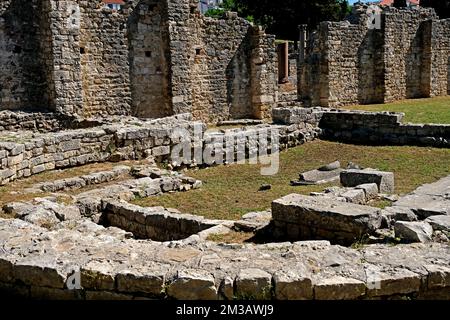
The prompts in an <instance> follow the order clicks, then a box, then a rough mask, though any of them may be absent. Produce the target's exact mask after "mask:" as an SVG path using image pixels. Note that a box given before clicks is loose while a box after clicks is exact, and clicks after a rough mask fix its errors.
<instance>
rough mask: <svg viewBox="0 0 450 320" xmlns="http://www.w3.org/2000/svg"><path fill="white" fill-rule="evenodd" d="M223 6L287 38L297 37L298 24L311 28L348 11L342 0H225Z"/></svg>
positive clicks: (280, 36) (340, 17) (335, 19)
mask: <svg viewBox="0 0 450 320" xmlns="http://www.w3.org/2000/svg"><path fill="white" fill-rule="evenodd" d="M227 5H228V6H230V8H231V10H233V11H237V12H238V14H239V15H240V16H241V17H245V16H252V17H254V20H255V22H256V23H258V24H261V25H263V26H265V27H266V28H267V31H268V32H269V33H273V34H275V35H277V37H278V38H282V39H288V40H297V39H298V25H300V24H307V25H308V26H309V27H310V28H311V29H314V28H316V27H317V25H318V24H319V23H320V22H322V21H327V20H328V21H338V20H342V19H343V18H344V17H345V16H346V15H347V14H348V13H349V10H350V9H349V8H350V7H349V5H348V2H347V1H346V0H278V1H273V0H228V2H227Z"/></svg>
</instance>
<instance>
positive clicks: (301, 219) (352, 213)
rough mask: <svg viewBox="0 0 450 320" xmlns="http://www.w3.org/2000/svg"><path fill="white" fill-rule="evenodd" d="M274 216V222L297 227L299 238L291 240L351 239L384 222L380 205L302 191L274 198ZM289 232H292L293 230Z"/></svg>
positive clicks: (370, 231) (349, 240)
mask: <svg viewBox="0 0 450 320" xmlns="http://www.w3.org/2000/svg"><path fill="white" fill-rule="evenodd" d="M272 217H273V220H274V222H275V225H277V222H282V223H287V224H288V225H290V227H291V228H292V226H294V227H296V228H297V229H298V234H299V236H298V239H292V240H332V241H339V242H345V243H347V242H350V243H351V242H352V241H354V240H355V239H359V238H360V237H361V236H362V235H364V234H371V233H373V232H374V231H375V230H376V229H378V228H379V227H380V226H381V210H380V209H377V208H372V207H368V206H362V205H358V204H353V203H345V202H341V201H338V200H335V199H324V198H317V197H309V196H303V195H299V194H291V195H288V196H286V197H284V198H281V199H278V200H275V201H274V202H273V203H272ZM286 233H287V230H286ZM289 233H290V234H293V232H292V230H290V231H289ZM286 235H287V234H286Z"/></svg>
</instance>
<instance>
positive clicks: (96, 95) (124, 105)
mask: <svg viewBox="0 0 450 320" xmlns="http://www.w3.org/2000/svg"><path fill="white" fill-rule="evenodd" d="M79 7H80V8H79V10H80V21H81V23H80V33H79V48H75V50H76V51H78V52H74V56H76V57H79V59H80V64H81V79H82V86H83V113H82V114H81V115H82V116H106V115H111V114H115V115H128V114H130V113H131V87H130V75H129V74H130V69H129V62H128V54H129V51H128V40H127V32H128V31H127V21H128V16H129V13H128V11H129V10H128V9H126V8H125V9H123V10H119V11H115V10H111V9H109V8H106V7H105V6H104V4H103V2H102V1H80V2H79ZM73 10H78V9H76V8H75V9H73ZM152 102H154V101H152Z"/></svg>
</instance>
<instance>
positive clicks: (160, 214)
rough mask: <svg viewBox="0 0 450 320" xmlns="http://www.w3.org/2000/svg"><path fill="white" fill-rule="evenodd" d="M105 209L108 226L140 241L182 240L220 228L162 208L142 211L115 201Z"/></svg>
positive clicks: (209, 221)
mask: <svg viewBox="0 0 450 320" xmlns="http://www.w3.org/2000/svg"><path fill="white" fill-rule="evenodd" d="M104 207H105V210H104V216H105V223H106V224H108V225H110V226H114V227H118V228H121V229H123V230H125V231H128V232H132V233H133V235H134V236H135V237H136V238H138V239H151V240H153V241H161V242H163V241H173V240H183V239H186V238H188V237H190V236H192V235H193V234H197V233H199V232H201V231H203V230H206V229H209V228H212V227H214V226H217V225H218V224H220V222H217V221H216V222H215V221H212V220H206V219H204V218H203V217H200V216H193V215H188V214H180V213H175V212H170V211H168V210H167V209H164V208H162V207H155V208H143V207H139V206H135V205H131V204H128V203H121V202H114V201H110V202H108V203H106V204H105V205H104Z"/></svg>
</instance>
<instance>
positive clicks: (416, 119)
mask: <svg viewBox="0 0 450 320" xmlns="http://www.w3.org/2000/svg"><path fill="white" fill-rule="evenodd" d="M345 109H349V110H366V111H395V112H403V113H405V118H404V122H412V123H442V124H446V123H450V97H448V96H447V97H436V98H427V99H414V100H404V101H398V102H394V103H388V104H375V105H357V106H350V107H345Z"/></svg>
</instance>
